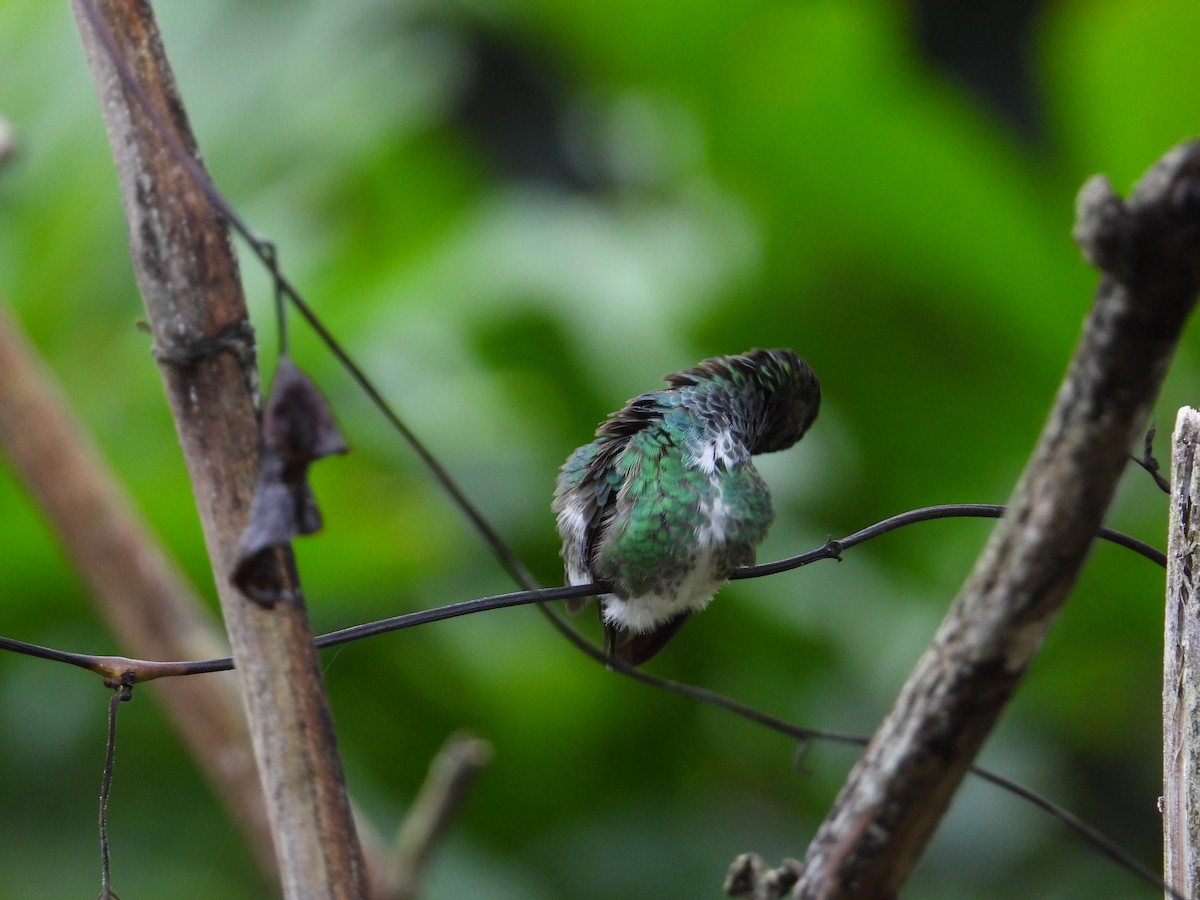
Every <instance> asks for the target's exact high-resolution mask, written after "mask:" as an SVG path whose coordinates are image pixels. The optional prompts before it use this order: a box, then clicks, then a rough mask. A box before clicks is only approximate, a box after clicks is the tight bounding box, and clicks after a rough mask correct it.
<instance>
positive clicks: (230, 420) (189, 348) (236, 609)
mask: <svg viewBox="0 0 1200 900" xmlns="http://www.w3.org/2000/svg"><path fill="white" fill-rule="evenodd" d="M72 7H73V9H74V11H75V16H76V20H77V22H78V25H79V31H80V35H81V36H82V39H83V44H84V49H85V50H86V52H87V58H88V63H89V65H90V67H91V71H92V77H93V80H94V81H95V84H96V89H97V93H98V94H99V97H100V105H101V109H102V112H103V115H104V120H105V125H106V126H107V129H108V135H109V142H110V144H111V146H112V150H113V156H114V158H115V160H116V164H117V170H118V175H119V179H120V185H121V191H122V195H123V200H124V207H125V215H126V220H127V223H128V229H129V243H130V249H131V253H132V257H133V265H134V270H135V273H136V275H137V281H138V286H139V288H140V289H141V293H142V297H143V300H144V301H145V305H146V312H147V314H148V316H149V320H150V327H151V331H152V332H153V335H154V342H155V355H156V357H157V358H158V360H159V363H160V369H161V372H162V377H163V383H164V385H165V388H166V392H167V397H168V400H169V403H170V406H171V411H172V413H173V415H174V418H175V425H176V430H177V432H178V435H179V440H180V443H181V445H182V447H183V451H184V455H185V458H186V460H187V465H188V471H189V474H190V476H191V479H192V486H193V490H194V492H195V496H196V501H197V505H198V507H199V511H200V517H201V521H202V524H203V527H204V535H205V541H206V543H207V546H208V551H209V556H210V559H211V561H212V566H213V574H214V577H215V580H216V586H217V591H218V594H219V596H220V600H221V609H222V611H223V613H224V617H225V623H226V628H227V630H228V632H229V639H230V644H231V646H232V648H233V655H234V658H235V659H236V661H237V672H238V676H239V678H240V683H241V687H242V697H243V702H244V704H245V706H246V712H247V716H248V719H249V724H250V732H251V738H252V741H253V745H254V752H255V759H256V761H257V764H258V770H259V778H260V780H261V781H262V783H263V787H264V793H265V795H266V800H267V810H268V815H269V818H270V822H271V827H272V833H273V837H274V843H275V853H276V858H277V860H278V863H279V868H280V880H281V883H282V885H283V890H284V894H285V896H287V897H289V898H309V897H339V898H356V897H362V896H364V895H365V894H366V883H365V882H366V879H365V874H364V867H363V862H362V851H361V849H360V847H359V843H358V838H357V835H356V832H355V829H354V823H353V819H352V817H351V812H350V804H349V801H348V800H347V797H346V791H345V784H344V778H343V773H342V765H341V760H340V759H339V757H338V754H337V742H336V736H335V733H334V729H333V722H332V718H331V716H330V711H329V706H328V700H327V699H326V696H325V688H324V683H323V681H322V678H321V673H320V669H319V668H318V664H317V656H316V651H315V648H314V647H313V643H312V633H311V629H310V628H309V624H308V615H307V612H306V610H305V607H304V604H303V601H302V599H301V597H300V593H299V590H298V588H297V590H296V592H295V596H296V599H295V601H294V602H286V603H280V604H278V605H277V606H276V607H275V608H273V609H264V608H262V607H259V606H257V605H255V604H254V603H252V602H250V601H249V600H248V599H247V598H246V597H244V596H242V595H241V594H240V593H239V592H238V591H237V590H236V589H234V588H233V587H232V586H231V584H230V581H229V576H230V572H231V570H232V567H233V564H234V560H235V556H236V553H237V547H238V540H239V536H240V534H241V530H242V527H243V525H244V523H245V519H246V515H247V513H248V511H249V509H250V501H251V497H252V494H253V490H254V484H255V478H256V475H257V470H258V457H259V437H258V421H257V411H258V410H257V404H258V393H257V369H256V366H255V359H254V344H253V335H252V332H251V329H250V328H249V325H248V323H247V319H246V309H245V302H244V298H243V296H242V290H241V284H240V280H239V275H238V267H237V260H236V258H235V256H234V252H233V246H232V244H231V242H230V239H229V234H228V230H227V228H226V226H225V223H224V222H223V221H222V220H221V218H220V217H219V216H218V215H217V214H216V212H214V210H213V209H212V207H211V205H210V204H209V203H208V201H207V199H206V198H205V196H204V195H203V193H202V192H201V191H200V189H199V188H198V186H197V184H196V182H195V180H194V178H193V177H192V173H191V172H190V171H189V165H191V164H188V165H185V164H184V161H183V160H182V159H181V158H180V156H179V153H180V151H181V149H182V151H183V152H186V153H187V154H189V155H190V157H191V159H192V160H194V165H195V166H199V164H200V163H199V155H198V153H197V151H196V143H195V139H194V137H193V136H192V134H191V130H190V128H189V125H188V122H187V116H186V114H185V112H184V107H183V102H182V100H181V99H180V97H179V95H178V92H177V91H176V89H175V84H174V78H173V76H172V74H171V72H170V68H169V65H168V63H167V59H166V56H165V54H164V52H163V47H162V42H161V39H160V37H159V34H158V29H157V25H156V23H155V21H154V16H153V13H152V10H151V8H150V6H149V3H148V2H146V0H72ZM122 74H125V75H126V76H129V75H131V76H132V78H133V79H134V80H135V81H136V83H137V84H138V85H140V90H137V91H135V90H133V89H131V87H130V85H129V84H128V83H127V80H126V79H123V78H122ZM131 449H135V448H131ZM279 565H280V566H281V567H283V569H284V573H285V575H286V576H288V578H290V580H291V583H293V584H296V583H297V582H296V581H295V578H294V576H295V572H294V561H293V559H292V556H291V552H290V549H289V550H288V552H286V553H282V554H280V558H279ZM285 580H286V579H285Z"/></svg>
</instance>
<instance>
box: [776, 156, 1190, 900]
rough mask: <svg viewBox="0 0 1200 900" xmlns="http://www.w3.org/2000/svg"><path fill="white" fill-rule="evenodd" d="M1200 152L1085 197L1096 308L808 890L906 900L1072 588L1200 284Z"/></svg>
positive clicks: (829, 827) (833, 826)
mask: <svg viewBox="0 0 1200 900" xmlns="http://www.w3.org/2000/svg"><path fill="white" fill-rule="evenodd" d="M1198 198H1200V145H1198V144H1188V145H1185V146H1183V147H1180V148H1177V149H1175V150H1173V151H1171V152H1170V153H1169V154H1167V155H1166V156H1165V157H1164V158H1163V159H1162V161H1160V162H1159V163H1158V165H1156V166H1155V167H1154V168H1153V169H1152V170H1151V171H1150V172H1149V173H1148V174H1147V175H1146V177H1145V178H1144V179H1143V180H1142V182H1141V183H1140V184H1139V185H1138V187H1137V188H1136V190H1135V191H1134V193H1133V196H1132V197H1131V199H1130V200H1129V201H1128V203H1123V202H1122V201H1121V200H1120V199H1118V198H1117V197H1116V196H1115V195H1114V194H1113V193H1112V190H1111V188H1110V187H1109V186H1108V184H1107V182H1106V181H1105V180H1103V179H1099V178H1097V179H1093V180H1091V181H1090V182H1088V184H1087V185H1086V186H1085V187H1084V189H1083V191H1082V192H1081V194H1080V203H1079V209H1078V214H1079V220H1078V223H1077V226H1076V232H1075V233H1076V239H1077V240H1078V241H1079V243H1080V245H1081V248H1082V249H1083V252H1084V254H1085V256H1086V257H1087V258H1088V260H1089V261H1091V262H1092V263H1093V264H1094V265H1097V266H1098V267H1099V268H1101V269H1102V270H1103V271H1104V272H1105V275H1104V277H1103V278H1102V280H1101V282H1100V286H1099V288H1098V291H1097V296H1096V300H1095V303H1094V305H1093V307H1092V310H1091V313H1090V314H1089V316H1088V318H1087V321H1086V322H1085V325H1084V330H1083V335H1082V337H1081V338H1080V342H1079V346H1078V347H1077V348H1076V352H1075V356H1074V358H1073V359H1072V362H1071V365H1070V368H1069V370H1068V372H1067V375H1066V378H1065V380H1064V381H1063V384H1062V387H1061V388H1060V389H1059V392H1058V396H1057V398H1056V400H1055V404H1054V408H1053V409H1052V411H1051V414H1050V418H1049V421H1048V422H1047V424H1046V426H1045V428H1044V430H1043V432H1042V436H1041V438H1040V440H1039V442H1038V446H1037V448H1036V450H1035V451H1034V454H1033V457H1032V459H1031V460H1030V462H1029V464H1028V466H1027V468H1026V470H1025V473H1024V474H1023V476H1022V478H1021V481H1020V483H1019V484H1018V486H1017V489H1016V492H1015V494H1014V495H1013V498H1012V501H1011V503H1010V504H1009V512H1008V514H1007V515H1006V516H1005V517H1004V518H1003V519H1002V520H1001V521H1000V523H999V524H998V525H997V527H996V530H995V531H994V532H993V534H992V536H991V539H990V540H989V542H988V544H987V546H986V548H985V549H984V551H983V554H982V556H981V557H980V559H979V561H978V562H977V563H976V565H975V568H974V571H973V572H972V573H971V575H970V577H969V578H968V580H967V582H966V584H965V585H964V586H963V588H962V590H961V592H960V593H959V595H958V597H957V598H956V599H955V601H954V603H953V605H952V606H951V608H950V611H949V613H948V614H947V616H946V618H945V620H944V621H943V622H942V625H941V626H940V628H939V629H938V632H937V634H936V635H935V636H934V638H933V641H932V642H931V643H930V645H929V647H928V648H927V649H926V651H925V653H924V654H923V656H922V657H921V659H920V661H919V662H918V663H917V666H916V669H915V670H914V672H913V673H912V675H911V676H910V677H909V680H908V682H907V683H906V684H905V686H904V688H903V690H902V691H901V693H900V696H899V697H898V699H897V700H896V703H895V705H894V706H893V708H892V710H891V712H890V713H889V714H888V716H887V717H886V719H885V720H884V722H883V723H882V725H881V726H880V728H879V730H878V731H877V732H876V734H875V736H874V737H873V738H872V741H871V743H870V745H869V746H868V747H867V750H866V751H865V752H864V754H863V756H862V758H861V759H860V760H859V762H858V764H857V765H856V766H855V768H854V770H853V771H852V772H851V773H850V776H849V778H848V780H847V782H846V784H845V786H844V787H843V788H842V791H841V793H840V794H839V796H838V798H837V800H836V801H835V803H834V806H833V808H832V810H831V811H830V813H829V815H828V817H827V818H826V820H825V822H824V824H823V825H822V826H821V828H820V829H819V831H818V833H817V835H816V837H815V838H814V840H813V842H812V844H811V845H810V847H809V849H808V854H807V856H806V858H805V860H804V875H803V878H802V880H801V882H800V884H799V885H798V886H797V889H796V895H797V896H800V897H809V898H813V897H822V898H830V897H869V898H885V897H891V896H894V895H895V894H896V892H897V891H898V890H899V888H900V886H901V885H902V884H903V883H904V881H905V880H906V878H907V877H908V874H909V872H910V871H911V870H912V868H913V866H914V865H915V863H916V861H917V859H918V858H919V857H920V854H921V852H922V851H923V850H924V848H925V845H926V843H927V842H928V840H929V838H930V836H931V835H932V833H933V831H934V829H935V828H936V827H937V824H938V822H939V821H940V820H941V817H942V815H943V813H944V812H945V809H946V807H947V805H948V804H949V802H950V798H951V797H952V796H953V794H954V791H955V790H956V789H957V787H958V784H959V782H960V781H961V780H962V777H963V775H964V774H965V773H966V771H967V769H968V768H969V766H970V764H971V760H972V759H973V758H974V757H975V754H976V753H977V752H978V750H979V748H980V746H981V745H982V744H983V742H984V740H985V739H986V738H987V736H988V734H989V732H990V730H991V728H992V726H993V725H994V724H995V722H996V720H997V719H998V718H999V716H1000V714H1001V713H1002V712H1003V710H1004V707H1005V705H1006V704H1007V703H1008V701H1009V699H1010V698H1011V697H1012V694H1013V692H1014V691H1015V690H1016V687H1017V684H1018V683H1019V681H1020V679H1021V677H1022V676H1023V675H1024V673H1025V671H1026V668H1027V667H1028V665H1029V662H1030V660H1031V659H1032V657H1033V655H1034V653H1035V652H1036V651H1037V649H1038V647H1039V645H1040V643H1041V640H1042V638H1043V636H1044V635H1045V632H1046V630H1047V629H1048V628H1049V627H1050V625H1051V623H1052V622H1053V620H1054V617H1055V615H1056V613H1057V612H1058V610H1059V608H1060V607H1061V606H1062V604H1063V602H1064V601H1065V599H1066V596H1067V593H1068V591H1069V590H1070V588H1071V585H1072V584H1073V583H1074V581H1075V578H1076V575H1077V573H1078V571H1079V568H1080V566H1081V565H1082V563H1083V560H1084V557H1085V556H1086V554H1087V551H1088V548H1089V546H1090V545H1091V542H1092V539H1093V537H1094V536H1095V534H1096V530H1097V529H1098V528H1099V527H1100V523H1101V520H1102V519H1103V517H1104V514H1105V511H1106V510H1107V508H1108V505H1109V502H1110V500H1111V498H1112V494H1113V491H1114V489H1115V487H1116V483H1117V480H1118V478H1119V477H1120V474H1121V472H1122V470H1123V469H1124V466H1125V462H1126V460H1127V459H1128V455H1129V450H1130V447H1131V445H1132V444H1133V442H1134V441H1135V440H1137V439H1138V437H1139V435H1140V433H1141V430H1142V429H1143V428H1144V426H1145V422H1146V420H1147V418H1148V415H1149V412H1150V409H1151V405H1152V403H1153V401H1154V398H1155V396H1156V394H1157V392H1158V389H1159V386H1160V384H1161V381H1162V378H1163V374H1164V373H1165V371H1166V369H1167V365H1168V363H1169V361H1170V359H1171V355H1172V353H1173V351H1174V349H1175V345H1176V342H1177V341H1178V339H1179V335H1180V332H1181V330H1182V328H1183V325H1184V322H1185V321H1186V319H1187V316H1188V314H1189V313H1190V311H1191V309H1192V307H1193V305H1194V302H1195V296H1196V293H1197V291H1200V199H1198Z"/></svg>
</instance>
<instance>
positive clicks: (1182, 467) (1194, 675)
mask: <svg viewBox="0 0 1200 900" xmlns="http://www.w3.org/2000/svg"><path fill="white" fill-rule="evenodd" d="M1172 446H1173V448H1174V449H1173V453H1172V459H1171V523H1170V531H1169V534H1168V537H1167V615H1166V639H1165V641H1164V646H1163V651H1164V652H1163V796H1162V800H1161V801H1160V803H1159V808H1160V809H1161V810H1162V816H1163V877H1164V879H1165V880H1166V882H1167V884H1169V885H1170V886H1171V887H1172V888H1174V890H1175V891H1176V892H1178V893H1179V894H1180V895H1181V896H1184V897H1195V896H1197V895H1198V894H1200V596H1198V595H1197V580H1198V579H1200V412H1197V411H1196V410H1194V409H1192V408H1191V407H1187V406H1185V407H1184V408H1183V409H1181V410H1179V416H1178V418H1177V419H1176V423H1175V438H1174V441H1173V445H1172Z"/></svg>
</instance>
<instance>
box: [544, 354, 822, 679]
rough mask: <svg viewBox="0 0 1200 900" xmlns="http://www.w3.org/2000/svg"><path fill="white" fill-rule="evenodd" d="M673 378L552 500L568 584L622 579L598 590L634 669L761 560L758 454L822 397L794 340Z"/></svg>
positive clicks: (615, 641)
mask: <svg viewBox="0 0 1200 900" xmlns="http://www.w3.org/2000/svg"><path fill="white" fill-rule="evenodd" d="M664 380H665V381H666V382H667V387H665V388H661V389H659V390H656V391H650V392H649V393H646V394H641V395H639V396H637V397H634V398H633V399H632V400H630V401H629V402H628V403H626V404H625V406H624V407H622V408H621V409H619V410H617V411H616V412H614V413H612V414H611V415H610V416H609V417H608V419H607V420H605V421H604V422H603V423H602V424H601V425H600V427H599V428H598V429H596V439H595V440H594V441H592V442H591V443H590V444H584V445H583V446H582V447H579V448H578V449H577V450H575V452H573V453H572V454H571V455H570V456H569V457H567V461H566V462H565V463H564V464H563V466H562V469H561V471H560V472H559V476H558V483H557V486H556V488H555V491H554V502H553V505H552V508H553V511H554V512H555V514H556V516H557V525H558V531H559V534H560V535H561V536H562V540H563V545H562V558H563V562H564V564H565V568H566V576H567V583H568V584H572V585H574V584H590V583H592V582H597V581H602V582H607V583H608V584H609V585H610V586H611V592H610V593H606V594H602V595H600V596H599V597H598V598H597V602H598V606H599V611H600V618H601V621H602V622H603V624H604V644H605V652H606V653H607V654H608V656H609V658H610V659H613V658H614V657H615V658H617V659H620V660H621V661H623V662H625V663H627V664H628V665H632V666H636V665H641V664H642V663H643V662H645V661H646V660H648V659H650V658H651V657H652V656H654V654H656V653H658V651H659V650H661V649H662V648H663V646H664V645H665V644H666V643H667V641H669V640H670V639H671V637H672V636H673V635H674V634H675V632H676V631H678V630H679V628H680V626H682V625H683V623H684V622H685V621H687V618H688V616H690V615H691V614H692V613H693V612H698V611H699V610H702V609H704V607H706V606H707V605H708V603H709V601H711V600H712V598H713V595H714V594H715V593H716V591H717V589H718V588H719V587H720V586H721V585H722V584H724V583H725V582H726V581H727V580H728V579H729V576H730V575H732V574H733V572H734V570H736V569H737V568H739V567H740V566H747V565H753V564H754V559H755V549H756V548H757V546H758V545H759V544H760V543H761V542H762V540H763V538H764V537H765V536H766V534H767V528H768V527H769V526H770V524H771V521H772V519H773V518H774V510H773V509H772V506H771V494H770V492H769V491H768V490H767V485H766V483H765V482H764V481H763V479H762V477H761V476H760V475H759V474H758V470H757V469H755V468H754V463H753V461H752V460H751V457H752V456H754V455H755V454H758V453H773V452H775V451H777V450H786V449H787V448H788V447H790V446H792V445H793V444H794V443H796V441H798V440H800V438H801V437H802V436H803V435H804V433H805V432H806V431H808V428H809V426H810V425H812V423H813V420H814V419H815V418H816V416H817V409H818V407H819V406H820V404H821V385H820V383H819V382H818V381H817V376H816V375H815V374H814V373H813V370H812V369H811V368H810V367H809V365H808V363H806V362H805V361H804V360H803V359H801V358H800V357H799V356H797V355H796V353H795V352H794V351H792V350H786V349H780V350H759V349H754V350H750V351H748V352H746V353H740V354H737V355H735V356H718V357H714V358H713V359H706V360H704V361H703V362H701V363H699V364H698V365H696V366H694V367H692V368H690V369H686V370H684V371H682V372H676V373H674V374H672V375H667V376H664ZM585 602H586V601H585V600H574V601H568V607H569V608H571V609H572V611H575V610H577V609H578V608H580V607H581V606H582V605H583V604H584V603H585Z"/></svg>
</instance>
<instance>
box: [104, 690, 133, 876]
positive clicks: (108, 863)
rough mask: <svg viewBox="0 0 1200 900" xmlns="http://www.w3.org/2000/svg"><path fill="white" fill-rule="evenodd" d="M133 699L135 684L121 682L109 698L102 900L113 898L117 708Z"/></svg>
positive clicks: (105, 760)
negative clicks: (111, 803) (111, 818)
mask: <svg viewBox="0 0 1200 900" xmlns="http://www.w3.org/2000/svg"><path fill="white" fill-rule="evenodd" d="M132 699H133V685H132V684H128V683H125V682H121V683H120V684H118V685H117V686H116V689H115V691H114V692H113V695H112V696H111V697H110V698H109V699H108V737H107V739H106V741H105V745H104V774H103V775H102V776H101V778H100V900H113V898H115V896H116V895H115V894H113V891H112V860H111V856H110V854H109V847H108V798H109V796H110V794H111V793H112V778H113V765H114V763H115V762H116V758H117V710H118V709H119V708H120V706H121V704H122V703H124V702H125V701H127V700H132Z"/></svg>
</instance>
